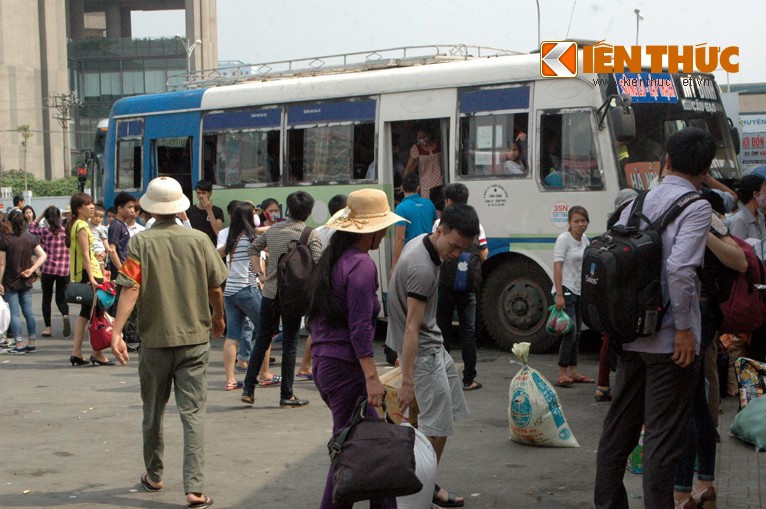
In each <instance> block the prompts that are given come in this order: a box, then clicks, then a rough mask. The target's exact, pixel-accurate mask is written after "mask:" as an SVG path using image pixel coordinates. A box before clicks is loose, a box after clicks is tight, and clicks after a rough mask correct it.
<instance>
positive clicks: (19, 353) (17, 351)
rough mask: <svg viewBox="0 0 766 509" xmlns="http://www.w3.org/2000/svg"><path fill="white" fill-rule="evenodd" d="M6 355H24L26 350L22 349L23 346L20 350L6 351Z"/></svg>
mask: <svg viewBox="0 0 766 509" xmlns="http://www.w3.org/2000/svg"><path fill="white" fill-rule="evenodd" d="M8 353H9V354H12V355H24V354H25V353H27V349H26V348H24V347H23V346H22V347H21V348H11V349H10V350H8Z"/></svg>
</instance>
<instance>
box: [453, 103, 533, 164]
mask: <svg viewBox="0 0 766 509" xmlns="http://www.w3.org/2000/svg"><path fill="white" fill-rule="evenodd" d="M528 124H529V115H528V114H527V113H497V114H481V115H463V116H461V118H460V168H459V170H458V174H459V175H460V176H463V177H481V176H500V175H502V176H504V177H511V178H525V177H527V176H529V164H528V157H527V131H528Z"/></svg>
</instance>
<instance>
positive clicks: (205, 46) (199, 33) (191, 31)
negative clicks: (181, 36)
mask: <svg viewBox="0 0 766 509" xmlns="http://www.w3.org/2000/svg"><path fill="white" fill-rule="evenodd" d="M185 3H186V38H187V39H188V40H189V41H196V40H197V39H199V40H200V41H202V44H201V45H198V46H197V47H196V48H195V50H194V54H193V55H192V59H191V70H192V72H193V71H195V70H201V69H215V68H216V67H218V18H217V15H216V10H217V4H216V0H185Z"/></svg>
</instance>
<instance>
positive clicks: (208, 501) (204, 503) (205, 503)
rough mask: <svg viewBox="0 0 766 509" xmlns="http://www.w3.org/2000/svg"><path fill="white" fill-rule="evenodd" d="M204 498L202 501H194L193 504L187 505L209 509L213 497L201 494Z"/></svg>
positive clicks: (191, 508)
mask: <svg viewBox="0 0 766 509" xmlns="http://www.w3.org/2000/svg"><path fill="white" fill-rule="evenodd" d="M200 496H201V497H203V498H204V500H203V501H202V502H193V503H191V504H188V505H187V506H186V507H188V508H189V509H207V508H208V507H210V506H211V505H213V498H212V497H208V496H207V495H200Z"/></svg>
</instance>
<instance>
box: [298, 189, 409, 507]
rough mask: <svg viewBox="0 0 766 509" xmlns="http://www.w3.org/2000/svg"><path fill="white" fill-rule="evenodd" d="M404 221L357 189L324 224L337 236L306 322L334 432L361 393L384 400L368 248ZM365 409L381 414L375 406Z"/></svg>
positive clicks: (387, 500)
mask: <svg viewBox="0 0 766 509" xmlns="http://www.w3.org/2000/svg"><path fill="white" fill-rule="evenodd" d="M402 220H403V218H401V217H400V216H398V215H396V214H394V213H393V212H391V209H390V208H389V205H388V198H387V197H386V193H384V192H383V191H381V190H379V189H360V190H358V191H354V192H352V193H351V194H349V195H348V200H347V205H346V207H345V208H344V209H342V210H340V211H339V212H338V213H336V214H335V215H333V217H332V218H330V220H329V221H328V222H327V224H326V225H325V226H326V227H327V228H332V229H334V230H335V233H334V234H333V235H332V237H330V242H329V245H328V246H325V249H324V253H323V255H322V257H321V258H320V260H319V265H318V266H317V268H316V272H315V273H314V276H315V278H314V285H313V290H312V296H311V305H310V306H309V310H308V313H307V314H306V321H307V323H308V325H309V327H310V329H311V334H312V337H313V342H312V345H311V353H312V365H313V366H312V368H313V369H312V372H313V375H314V383H315V384H316V386H317V389H319V394H320V396H321V397H322V400H324V402H325V403H326V404H327V406H328V407H329V408H330V411H331V412H332V418H333V433H338V432H339V431H340V430H341V429H342V428H344V427H345V426H348V423H349V421H350V419H351V414H352V413H353V412H354V407H355V404H356V401H357V400H358V399H359V398H360V397H365V396H366V397H367V402H368V404H369V405H372V406H379V405H380V404H381V402H382V400H383V394H384V392H385V391H384V388H383V384H382V383H381V382H380V379H379V378H378V372H377V369H376V367H375V349H374V344H373V340H374V338H375V321H376V319H377V317H378V314H379V313H380V302H379V301H378V293H377V290H378V271H377V268H376V267H375V262H374V261H373V260H372V258H370V256H369V254H368V252H369V251H370V250H375V249H378V247H379V246H380V242H381V240H383V237H385V236H386V229H387V228H388V227H389V226H390V225H392V224H394V223H396V222H398V221H402ZM328 297H331V298H328ZM368 413H369V414H370V415H371V416H375V417H377V414H376V413H375V411H374V409H372V408H368ZM332 474H333V470H332V467H330V470H329V472H328V476H327V482H326V483H325V490H324V495H323V497H322V503H321V504H320V506H319V507H320V509H331V508H332V509H334V508H336V507H337V506H335V505H333V503H332V493H333V488H334V485H333V475H332ZM344 507H345V506H344ZM370 507H375V508H377V509H388V508H395V507H396V499H395V498H394V497H382V498H379V499H375V500H371V501H370Z"/></svg>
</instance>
